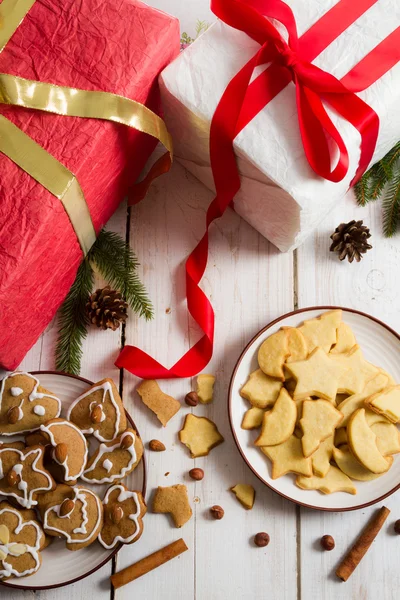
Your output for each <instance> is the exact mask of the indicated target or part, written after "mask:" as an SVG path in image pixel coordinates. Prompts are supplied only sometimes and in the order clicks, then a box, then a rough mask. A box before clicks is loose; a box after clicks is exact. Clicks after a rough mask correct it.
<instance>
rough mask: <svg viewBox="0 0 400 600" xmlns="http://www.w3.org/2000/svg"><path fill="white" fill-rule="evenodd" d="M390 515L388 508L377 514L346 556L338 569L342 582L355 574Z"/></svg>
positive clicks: (337, 572) (337, 573) (384, 507)
mask: <svg viewBox="0 0 400 600" xmlns="http://www.w3.org/2000/svg"><path fill="white" fill-rule="evenodd" d="M389 514H390V510H389V509H388V508H386V506H382V508H381V509H380V510H379V511H378V512H377V513H376V515H375V516H374V517H373V519H371V521H370V522H369V523H368V525H367V526H366V528H365V529H364V531H363V532H362V534H361V535H360V537H359V538H358V540H357V541H356V543H355V544H354V546H353V547H352V548H351V550H350V551H349V552H348V553H347V554H346V556H345V557H344V559H343V560H342V562H341V563H340V565H339V566H338V568H337V569H336V575H337V576H338V577H339V579H341V580H342V581H347V580H348V578H349V577H350V575H351V574H352V573H353V571H354V569H355V568H356V567H357V565H358V564H359V563H360V561H361V559H362V558H363V557H364V555H365V554H366V552H367V551H368V548H369V547H370V546H371V544H372V542H373V541H374V539H375V538H376V536H377V535H378V533H379V532H380V530H381V529H382V526H383V524H384V523H385V521H386V519H387V518H388V516H389Z"/></svg>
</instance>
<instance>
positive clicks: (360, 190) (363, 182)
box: [354, 172, 370, 206]
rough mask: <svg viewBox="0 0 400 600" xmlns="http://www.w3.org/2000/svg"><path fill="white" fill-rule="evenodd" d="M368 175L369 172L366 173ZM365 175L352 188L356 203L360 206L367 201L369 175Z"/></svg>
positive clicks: (368, 198)
mask: <svg viewBox="0 0 400 600" xmlns="http://www.w3.org/2000/svg"><path fill="white" fill-rule="evenodd" d="M368 173H369V172H368ZM368 173H365V175H363V176H362V177H361V179H360V181H358V182H357V183H356V185H355V186H354V192H355V194H356V198H357V202H358V204H359V205H360V206H365V205H366V204H367V203H368V202H369V200H370V197H369V174H368Z"/></svg>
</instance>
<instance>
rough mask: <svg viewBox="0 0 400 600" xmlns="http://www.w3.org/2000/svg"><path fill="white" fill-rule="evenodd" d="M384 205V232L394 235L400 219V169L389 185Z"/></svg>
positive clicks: (390, 235)
mask: <svg viewBox="0 0 400 600" xmlns="http://www.w3.org/2000/svg"><path fill="white" fill-rule="evenodd" d="M382 206H383V233H384V234H385V235H386V236H387V237H392V236H393V235H394V234H395V233H396V231H397V229H398V225H399V220H400V171H399V172H398V173H397V174H396V175H395V177H394V179H393V181H392V182H391V183H390V184H389V185H388V189H387V191H386V195H385V198H384V200H383V203H382Z"/></svg>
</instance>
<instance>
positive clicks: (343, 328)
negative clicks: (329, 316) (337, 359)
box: [330, 321, 357, 354]
mask: <svg viewBox="0 0 400 600" xmlns="http://www.w3.org/2000/svg"><path fill="white" fill-rule="evenodd" d="M336 333H337V342H336V344H335V345H334V346H333V348H332V349H331V351H330V352H331V354H344V353H347V352H350V350H351V349H352V348H353V347H354V346H355V345H356V343H357V342H356V338H355V337H354V333H353V331H352V329H351V327H350V325H347V323H343V321H342V322H341V323H340V324H339V327H338V328H337V332H336Z"/></svg>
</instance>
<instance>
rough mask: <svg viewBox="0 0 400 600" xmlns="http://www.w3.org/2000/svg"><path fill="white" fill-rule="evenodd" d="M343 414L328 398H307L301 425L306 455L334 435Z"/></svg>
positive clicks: (309, 454)
mask: <svg viewBox="0 0 400 600" xmlns="http://www.w3.org/2000/svg"><path fill="white" fill-rule="evenodd" d="M342 419H343V415H342V413H341V412H339V411H338V410H337V409H336V408H335V407H334V406H333V404H331V403H330V402H328V401H327V400H305V401H304V403H303V416H302V418H301V419H300V427H301V429H302V431H303V437H302V438H301V444H302V448H303V454H304V456H311V454H312V453H313V452H315V451H316V450H317V448H318V447H319V445H320V443H321V442H323V441H324V440H326V438H327V437H329V436H331V435H333V432H334V430H335V428H336V427H337V426H338V425H339V423H340V422H341V420H342Z"/></svg>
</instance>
